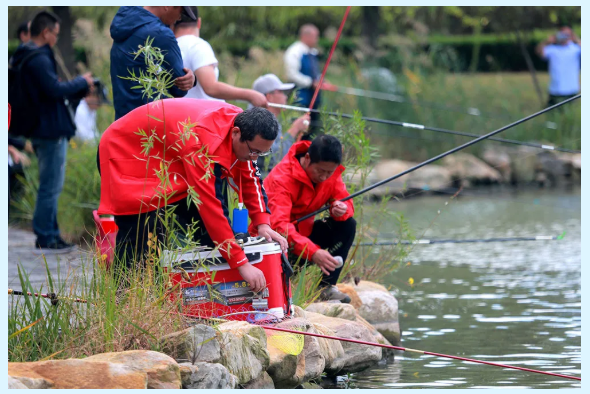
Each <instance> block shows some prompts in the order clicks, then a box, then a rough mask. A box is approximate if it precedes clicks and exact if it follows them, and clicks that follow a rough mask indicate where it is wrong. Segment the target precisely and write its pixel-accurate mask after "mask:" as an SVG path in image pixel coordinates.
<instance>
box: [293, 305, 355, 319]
mask: <svg viewBox="0 0 590 394" xmlns="http://www.w3.org/2000/svg"><path fill="white" fill-rule="evenodd" d="M305 311H306V312H313V313H319V314H320V315H324V316H327V317H338V318H340V319H345V320H352V321H354V320H356V315H357V313H356V309H355V308H354V306H352V305H350V304H342V303H340V302H315V303H313V304H309V305H308V307H307V308H306V309H305Z"/></svg>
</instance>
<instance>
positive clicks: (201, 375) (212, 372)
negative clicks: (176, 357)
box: [179, 362, 238, 390]
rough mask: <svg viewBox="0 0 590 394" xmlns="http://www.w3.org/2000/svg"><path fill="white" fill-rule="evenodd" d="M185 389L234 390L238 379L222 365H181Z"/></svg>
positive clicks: (201, 363)
mask: <svg viewBox="0 0 590 394" xmlns="http://www.w3.org/2000/svg"><path fill="white" fill-rule="evenodd" d="M179 367H180V377H181V380H182V388H183V389H207V390H209V389H233V388H236V385H237V383H238V379H237V378H236V377H235V376H234V375H232V374H231V373H229V371H228V370H227V368H225V367H224V366H223V365H221V364H210V363H204V362H198V363H195V364H194V365H193V364H191V363H182V364H179Z"/></svg>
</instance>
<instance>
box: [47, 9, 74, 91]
mask: <svg viewBox="0 0 590 394" xmlns="http://www.w3.org/2000/svg"><path fill="white" fill-rule="evenodd" d="M52 8H53V12H55V14H56V15H57V16H58V17H59V19H61V23H60V33H59V40H58V41H57V49H58V51H56V52H57V53H56V57H57V61H58V64H59V65H60V67H58V69H59V71H60V74H61V77H62V78H66V79H71V76H72V75H74V74H75V73H76V60H75V53H74V37H73V35H72V26H73V24H74V22H75V20H74V18H72V14H71V13H70V7H68V6H59V7H58V6H54V7H52ZM60 58H61V59H60Z"/></svg>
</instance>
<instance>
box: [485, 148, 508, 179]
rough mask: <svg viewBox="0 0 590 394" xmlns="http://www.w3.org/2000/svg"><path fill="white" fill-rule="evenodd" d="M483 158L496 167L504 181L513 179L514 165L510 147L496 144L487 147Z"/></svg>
mask: <svg viewBox="0 0 590 394" xmlns="http://www.w3.org/2000/svg"><path fill="white" fill-rule="evenodd" d="M482 159H483V160H484V161H485V162H486V163H487V164H489V165H490V166H492V167H493V168H495V169H496V170H497V171H498V172H499V173H500V174H501V175H502V180H503V181H504V182H510V181H511V180H512V166H511V162H512V161H511V160H510V155H509V154H508V149H504V148H500V147H497V146H494V147H493V148H491V147H489V148H485V150H484V152H483V154H482Z"/></svg>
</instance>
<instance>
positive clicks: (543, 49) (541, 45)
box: [536, 35, 556, 59]
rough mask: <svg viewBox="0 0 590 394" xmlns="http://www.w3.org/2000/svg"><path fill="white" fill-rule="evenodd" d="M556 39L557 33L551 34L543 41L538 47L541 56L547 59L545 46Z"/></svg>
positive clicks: (537, 50)
mask: <svg viewBox="0 0 590 394" xmlns="http://www.w3.org/2000/svg"><path fill="white" fill-rule="evenodd" d="M555 41H556V39H555V35H551V36H549V37H548V38H547V39H546V40H545V41H541V42H540V43H539V44H538V45H537V48H536V52H537V55H539V56H541V57H542V58H543V59H546V58H547V55H546V53H545V47H546V46H547V45H551V44H555Z"/></svg>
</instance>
